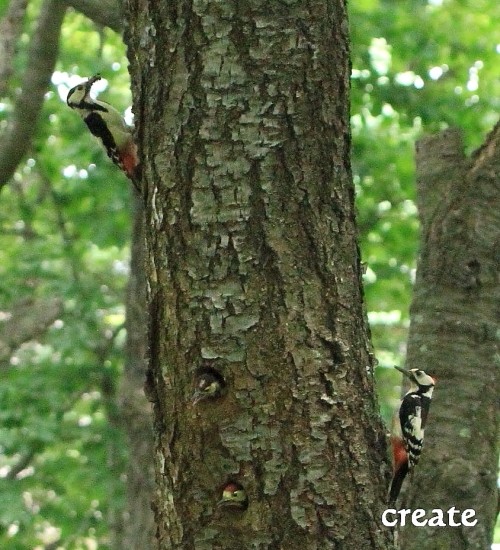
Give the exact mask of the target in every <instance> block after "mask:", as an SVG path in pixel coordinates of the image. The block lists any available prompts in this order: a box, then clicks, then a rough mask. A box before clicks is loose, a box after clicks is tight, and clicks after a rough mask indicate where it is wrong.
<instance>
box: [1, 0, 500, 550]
mask: <svg viewBox="0 0 500 550" xmlns="http://www.w3.org/2000/svg"><path fill="white" fill-rule="evenodd" d="M70 4H71V5H72V6H74V8H69V9H67V5H66V4H64V5H63V4H62V3H60V2H58V0H45V1H44V2H42V1H40V0H33V1H32V2H30V3H29V4H27V3H26V1H24V2H23V1H19V0H17V1H16V0H11V1H10V2H8V1H7V0H0V18H2V21H1V23H0V30H1V32H0V187H2V186H3V185H4V184H7V183H8V185H5V186H4V187H3V189H2V191H1V197H2V202H1V208H0V275H1V277H0V358H1V366H0V372H1V375H2V381H1V384H0V491H1V494H2V498H1V499H0V547H1V548H6V549H20V550H24V549H26V548H56V547H64V548H68V549H70V548H75V549H77V548H88V549H93V548H112V547H113V536H114V535H113V533H115V532H119V531H120V530H121V528H122V526H123V522H124V521H127V519H126V517H125V518H124V516H123V513H122V511H123V509H124V505H125V493H126V476H125V472H126V464H127V448H126V447H127V445H126V440H125V438H124V433H123V425H122V422H121V418H122V414H121V413H120V408H119V400H118V390H117V388H118V387H119V383H120V377H121V375H122V373H123V365H124V355H125V354H124V345H125V341H126V331H125V305H124V304H125V288H126V284H127V279H128V275H129V257H130V236H131V227H132V198H131V190H130V188H129V185H128V182H127V181H126V180H125V178H124V177H123V176H122V175H121V174H120V173H119V172H118V171H117V170H116V168H115V167H114V166H113V165H112V164H111V163H110V162H109V160H108V159H107V158H106V157H105V155H104V154H103V152H102V151H101V149H100V148H99V146H98V145H97V143H95V142H93V141H92V139H91V138H90V136H89V134H88V131H87V130H86V128H85V126H84V125H83V123H82V121H81V120H80V119H79V117H78V116H76V114H75V113H74V112H71V111H70V110H69V109H68V108H67V107H66V105H65V98H66V94H67V91H68V90H69V88H70V87H72V86H73V85H75V84H76V83H77V82H79V81H80V80H81V79H83V78H86V77H88V76H90V75H92V74H95V73H97V72H100V73H101V74H102V75H103V77H104V79H105V80H103V82H102V84H103V86H102V87H101V88H98V86H97V85H96V86H95V88H96V89H97V90H100V91H102V92H103V98H104V99H106V100H107V101H109V102H111V103H113V105H115V106H116V107H117V108H118V109H121V110H122V111H125V110H126V108H127V107H128V106H129V105H130V103H131V100H130V91H129V79H128V73H127V65H126V58H125V48H124V45H123V42H122V39H121V36H120V34H119V33H120V30H121V23H120V17H119V11H118V4H117V3H115V2H113V1H110V0H107V1H106V2H99V4H97V3H96V4H95V5H94V3H93V2H83V1H75V2H72V3H71V2H70ZM78 10H79V11H78ZM499 10H500V8H499V5H498V2H496V1H494V0H482V1H476V2H472V1H471V0H448V1H447V0H429V1H423V0H421V1H420V0H418V1H417V0H413V1H409V0H406V1H404V0H403V1H401V2H397V3H394V2H389V1H381V0H360V1H359V2H356V3H355V5H354V4H352V5H351V15H350V17H351V33H352V60H353V80H352V132H353V171H354V181H355V184H356V189H357V205H358V212H359V214H358V222H359V228H360V237H361V247H362V254H363V258H364V262H365V264H366V274H365V292H366V300H367V308H368V315H369V319H370V322H371V327H372V333H373V343H374V348H375V354H376V356H377V358H378V361H379V368H378V369H377V377H378V381H379V384H378V387H379V392H380V403H381V410H382V414H383V416H384V418H385V419H386V420H388V419H389V418H390V416H391V414H392V411H393V410H394V407H395V406H396V400H397V399H398V397H399V387H398V384H399V383H400V377H399V375H397V373H395V372H394V369H392V366H393V365H394V364H402V363H404V357H405V345H406V337H407V328H408V319H409V315H408V308H409V303H410V299H411V290H412V284H413V279H414V272H415V263H416V255H417V246H418V231H419V226H418V219H417V212H416V207H415V189H414V152H413V144H414V141H415V139H416V138H418V137H419V136H421V135H422V133H423V132H426V133H431V132H434V131H437V130H439V129H442V128H444V127H446V126H450V125H456V126H459V127H461V128H463V129H464V131H465V138H466V144H467V147H468V152H470V151H471V150H472V149H474V148H476V147H478V146H479V145H480V144H481V142H482V141H483V139H484V136H485V134H486V133H487V132H488V130H490V129H491V128H492V127H493V125H494V123H495V122H496V118H497V112H498V98H499V97H500V94H499V92H500V90H499V81H498V69H497V67H498V54H499V48H500V46H499V45H498V43H499V41H498V30H497V28H498V26H497V24H496V22H497V21H498V19H499V16H500V12H499ZM82 13H85V14H87V15H88V16H90V18H89V17H87V16H85V15H83V14H82ZM44 14H45V21H44V20H43V16H44ZM117 14H118V15H117ZM63 16H64V18H63ZM60 21H62V26H61V27H60V30H59V26H58V23H59V22H60ZM42 23H45V27H41V25H42ZM37 28H38V29H40V28H41V30H40V32H38V33H37ZM113 29H114V30H113ZM54 32H55V33H56V34H55V37H56V38H57V36H58V35H59V32H60V40H59V50H58V51H57V50H56V51H53V52H52V53H53V55H54V60H55V66H53V67H52V66H48V65H47V61H46V60H47V59H48V55H47V50H46V49H44V48H45V41H44V40H45V39H46V40H47V42H49V43H50V42H51V41H52V43H53V42H54V36H53V33H54ZM44 33H46V34H48V36H44ZM37 40H38V41H37ZM53 50H54V48H53ZM35 54H38V56H39V58H40V59H41V60H45V61H43V62H42V61H40V60H37V57H36V55H35ZM44 63H45V65H44ZM44 70H45V71H46V73H47V74H49V75H50V74H51V75H52V76H51V83H50V85H49V86H48V88H47V87H46V84H47V83H46V82H45V81H44V80H43V71H44ZM40 75H42V76H41V78H38V80H37V77H40ZM30 79H31V80H30ZM33 82H35V84H36V85H37V87H36V86H35V88H33V91H32V89H31V88H30V87H29V86H28V85H27V84H29V83H31V84H32V83H33ZM99 84H101V83H99ZM21 90H22V93H21ZM37 90H38V91H37ZM38 98H40V104H41V105H42V110H41V113H40V116H39V123H38V125H37V126H36V132H34V128H35V124H34V123H33V120H32V118H31V115H32V113H31V112H30V108H32V107H33V109H32V110H33V111H35V114H36V111H37V109H36V105H37V101H38ZM42 100H43V103H42ZM23 101H24V103H23ZM16 105H17V106H18V107H19V106H21V107H22V108H21V109H19V108H18V109H17V111H16ZM16 122H17V123H18V124H17V127H16V126H15V124H16ZM13 127H14V129H16V130H19V128H20V129H21V130H22V131H21V132H20V133H14V131H13ZM12 136H14V137H12ZM9 140H10V142H9ZM12 151H14V152H15V151H20V152H21V153H22V152H23V151H26V153H25V154H24V155H23V156H22V160H21V162H20V163H18V162H17V160H16V158H15V156H16V155H15V154H14V153H12ZM5 157H7V160H8V161H9V162H10V164H11V165H13V168H12V170H10V171H9V166H8V165H9V162H6V160H5ZM12 171H14V172H12ZM11 176H12V177H11Z"/></svg>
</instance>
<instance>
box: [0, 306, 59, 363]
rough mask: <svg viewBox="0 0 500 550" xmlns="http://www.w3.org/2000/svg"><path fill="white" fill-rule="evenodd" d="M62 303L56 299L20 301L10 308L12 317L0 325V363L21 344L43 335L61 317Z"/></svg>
mask: <svg viewBox="0 0 500 550" xmlns="http://www.w3.org/2000/svg"><path fill="white" fill-rule="evenodd" d="M62 309H63V308H62V303H61V300H59V299H58V298H51V299H46V300H33V299H31V298H28V299H25V300H21V301H19V302H18V303H17V304H15V306H13V307H12V308H11V311H12V317H11V318H10V319H8V320H7V321H4V322H3V323H0V361H5V360H6V359H8V357H9V356H10V354H11V353H12V352H13V351H14V350H15V349H16V348H18V347H19V346H20V345H21V344H22V343H24V342H27V341H28V340H32V339H33V338H36V337H37V336H40V335H41V334H43V333H44V332H45V331H46V330H47V328H48V327H49V326H50V325H51V324H52V323H53V322H54V321H55V320H56V319H57V318H58V317H59V315H61V313H62Z"/></svg>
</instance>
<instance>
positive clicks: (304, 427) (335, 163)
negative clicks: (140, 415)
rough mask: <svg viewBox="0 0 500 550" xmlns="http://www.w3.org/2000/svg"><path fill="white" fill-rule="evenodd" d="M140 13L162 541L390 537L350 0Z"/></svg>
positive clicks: (383, 543)
mask: <svg viewBox="0 0 500 550" xmlns="http://www.w3.org/2000/svg"><path fill="white" fill-rule="evenodd" d="M129 8H130V13H129V30H128V42H129V58H130V61H131V72H132V78H133V82H134V97H135V105H134V111H135V113H136V116H138V119H139V121H140V123H139V128H138V141H139V148H140V150H141V155H142V162H143V178H144V184H145V202H146V241H147V245H148V259H147V274H148V283H149V300H150V328H149V330H150V337H149V338H150V350H149V354H150V358H149V363H150V365H149V366H150V371H149V391H150V394H151V399H152V400H153V401H154V416H155V424H154V429H155V433H156V441H157V450H156V455H155V456H156V465H155V467H156V479H157V498H156V500H155V511H156V523H157V526H158V533H157V536H158V540H159V548H161V549H174V548H175V549H183V550H189V549H195V548H196V549H197V550H203V549H228V548H261V549H264V548H275V549H278V548H281V549H286V550H294V549H298V548H300V549H304V548H307V549H311V550H312V549H315V548H317V549H322V550H324V549H328V548H344V549H351V548H352V549H355V550H359V549H368V548H373V549H376V548H387V547H388V544H390V541H391V538H392V533H391V532H390V530H388V529H385V528H384V527H383V526H382V525H381V511H382V509H383V507H384V499H385V494H386V479H385V476H386V474H387V468H386V447H385V438H384V434H383V428H382V426H381V422H380V419H379V416H378V408H377V403H376V400H375V397H374V391H373V372H372V371H373V357H372V355H371V353H370V350H369V339H368V328H367V325H366V323H365V318H364V313H363V302H362V293H361V270H360V261H359V253H358V249H357V243H356V228H355V222H354V205H353V202H354V191H353V185H352V181H351V173H350V135H349V97H348V92H349V57H348V36H347V28H348V23H347V17H346V11H345V5H344V3H343V2H341V1H339V0H335V1H334V0H329V1H325V0H313V1H312V2H308V3H307V5H306V4H305V3H303V2H287V3H284V2H278V1H274V2H261V1H257V0H245V1H238V2H213V1H210V2H209V1H206V0H200V1H196V2H194V3H193V2H190V1H187V0H185V1H178V2H169V3H154V4H153V3H151V4H150V3H147V2H139V1H138V0H137V1H132V2H131V3H130V6H129ZM207 374H210V375H212V376H217V377H219V378H218V381H221V380H222V381H223V385H224V388H223V389H224V391H223V392H222V395H221V396H220V397H216V398H213V399H203V400H201V401H198V402H197V403H195V402H194V401H193V400H192V395H193V390H194V389H195V388H196V387H197V386H198V384H199V381H200V380H199V379H200V376H203V375H207ZM231 484H239V486H241V489H243V490H244V491H246V494H247V496H248V506H245V505H244V504H245V503H241V506H239V507H226V506H221V505H219V504H218V501H220V500H221V497H222V496H223V491H224V488H226V489H227V488H228V485H229V486H230V487H231ZM232 487H233V488H234V486H232Z"/></svg>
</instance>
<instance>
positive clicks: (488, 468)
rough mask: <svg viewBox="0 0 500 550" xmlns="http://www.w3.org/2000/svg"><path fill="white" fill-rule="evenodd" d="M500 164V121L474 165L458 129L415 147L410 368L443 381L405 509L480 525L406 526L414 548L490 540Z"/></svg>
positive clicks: (405, 539)
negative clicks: (417, 240) (446, 513)
mask: <svg viewBox="0 0 500 550" xmlns="http://www.w3.org/2000/svg"><path fill="white" fill-rule="evenodd" d="M499 168H500V125H497V127H496V128H495V130H494V131H493V132H492V133H491V135H490V136H489V138H488V140H487V141H486V143H485V145H484V146H483V147H482V148H481V149H480V150H479V151H478V152H477V153H475V154H474V155H473V156H472V157H471V158H470V159H469V158H466V157H465V156H464V154H463V145H462V139H461V135H460V133H459V132H458V131H455V130H446V131H445V132H442V133H441V134H439V135H438V136H436V137H429V138H425V139H423V140H421V141H420V142H419V144H418V145H417V179H418V189H417V191H418V200H419V211H420V216H421V221H422V245H421V252H420V259H419V264H418V271H417V281H416V284H415V294H414V298H413V305H412V308H411V329H410V336H409V344H408V365H409V367H410V368H423V369H424V370H426V371H427V372H428V373H429V374H431V375H436V377H437V384H436V389H435V392H434V396H435V397H434V399H433V403H432V406H431V411H430V415H429V421H428V424H427V428H426V441H425V446H424V452H423V454H422V460H421V462H420V463H419V465H418V467H417V468H416V472H415V477H414V480H413V483H412V485H411V488H410V490H409V495H408V499H407V501H406V505H405V507H407V508H412V509H415V508H423V509H425V510H429V511H430V510H432V509H434V508H441V509H444V510H448V509H449V508H451V507H452V506H455V508H457V509H459V510H461V511H464V510H465V509H473V510H475V512H476V516H475V519H477V520H478V521H477V525H476V526H474V527H467V526H464V527H447V528H442V527H432V528H430V527H427V528H422V527H418V528H417V527H411V526H410V527H408V528H407V529H405V530H404V531H403V533H402V536H401V540H402V543H403V544H402V547H403V548H405V549H408V550H411V549H417V548H418V549H421V548H430V547H432V548H436V549H439V548H446V549H448V548H455V549H457V550H459V549H462V548H463V549H465V548H467V549H469V550H470V549H475V548H477V549H481V550H484V549H486V548H490V545H491V541H492V535H493V526H494V523H495V517H496V511H497V489H496V478H497V465H498V433H499V432H498V428H499V410H498V404H497V399H498V395H499V381H500V377H499V369H498V321H499V305H500V286H499V284H498V283H499V267H500V256H499V253H500V177H499V176H500V170H499ZM458 520H459V516H455V521H458ZM446 521H447V522H448V518H447V517H446Z"/></svg>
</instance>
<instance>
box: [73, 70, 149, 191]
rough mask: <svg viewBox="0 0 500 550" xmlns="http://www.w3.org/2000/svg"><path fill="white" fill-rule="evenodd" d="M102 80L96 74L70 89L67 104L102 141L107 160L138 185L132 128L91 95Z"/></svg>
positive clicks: (104, 103)
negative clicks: (95, 85)
mask: <svg viewBox="0 0 500 550" xmlns="http://www.w3.org/2000/svg"><path fill="white" fill-rule="evenodd" d="M100 79H101V77H100V75H95V76H93V77H91V78H89V79H88V80H87V81H86V82H84V83H82V84H78V85H77V86H74V87H73V88H71V90H70V91H69V92H68V97H67V98H66V102H67V104H68V106H69V107H71V108H72V109H74V110H75V111H78V113H79V114H80V116H81V117H82V119H83V121H84V122H85V124H86V125H87V128H88V129H89V130H90V132H91V134H92V135H94V136H95V137H96V138H98V139H99V140H100V141H101V143H102V145H103V147H104V149H105V150H106V153H107V155H108V157H109V158H110V159H111V160H112V161H113V162H114V163H115V164H116V165H117V166H118V167H119V168H120V169H121V170H123V171H124V172H125V174H126V175H127V176H128V177H129V178H130V179H131V180H132V182H133V183H134V184H135V185H137V167H138V164H139V160H138V157H137V147H136V145H135V143H134V139H133V135H132V128H131V127H130V126H128V125H127V124H126V123H125V120H124V119H123V117H122V115H121V114H120V113H119V112H118V111H117V110H116V109H115V108H114V107H113V106H111V105H110V104H109V103H106V102H105V101H101V100H98V99H93V98H92V97H91V96H90V90H91V89H92V85H93V84H94V83H95V82H97V81H98V80H100Z"/></svg>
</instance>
